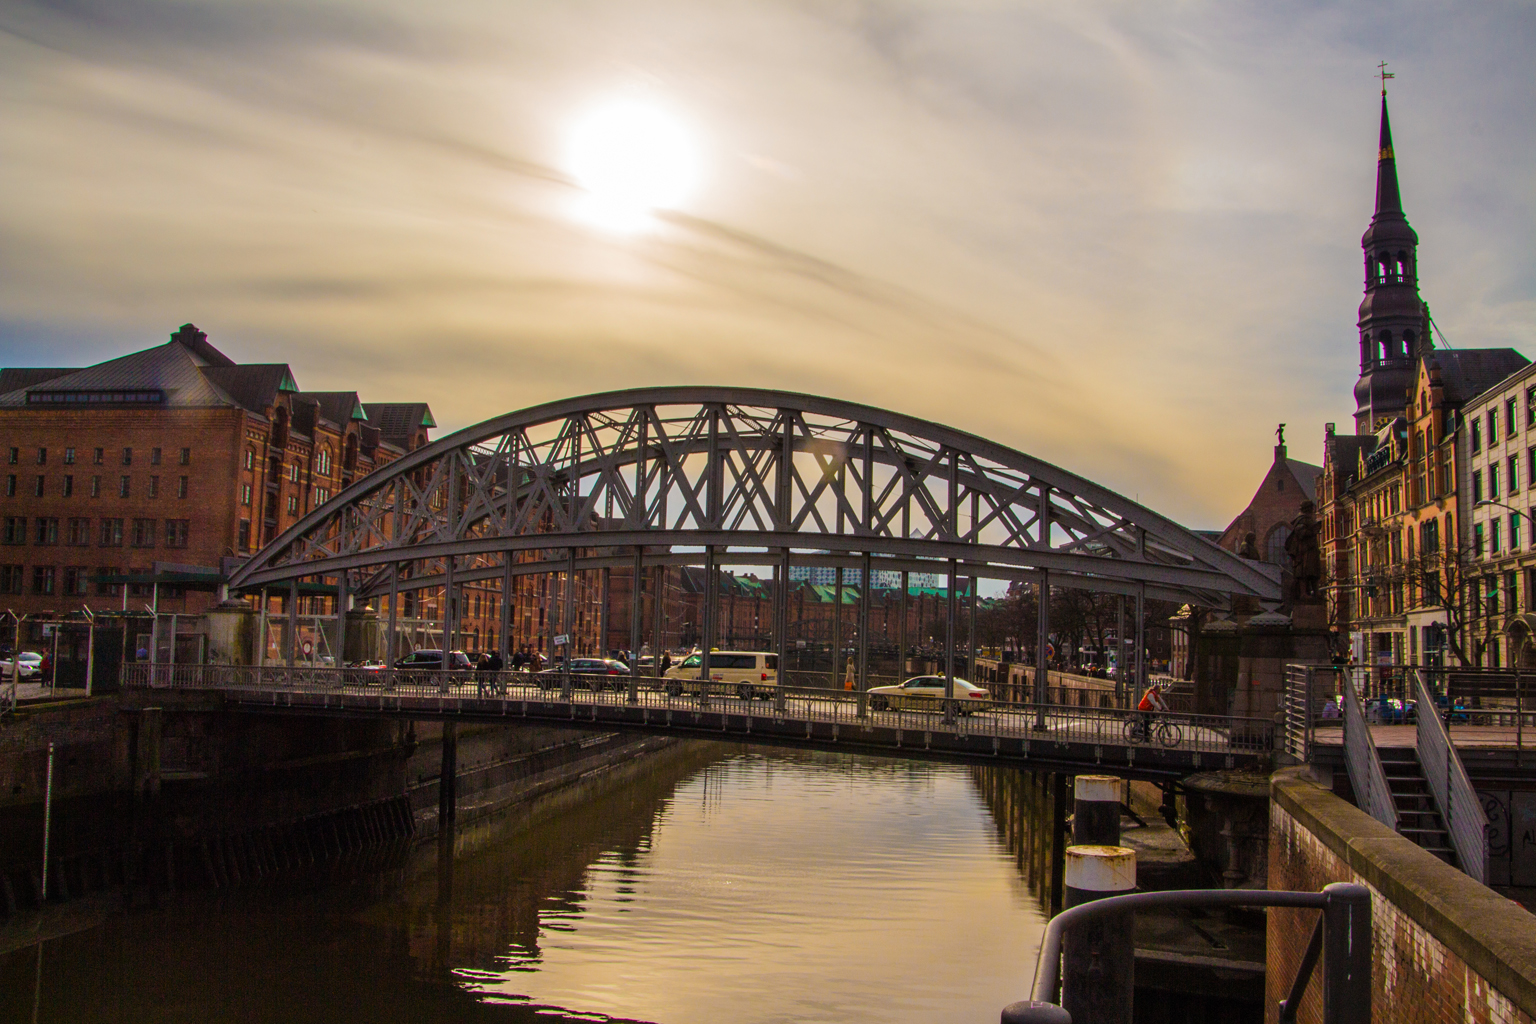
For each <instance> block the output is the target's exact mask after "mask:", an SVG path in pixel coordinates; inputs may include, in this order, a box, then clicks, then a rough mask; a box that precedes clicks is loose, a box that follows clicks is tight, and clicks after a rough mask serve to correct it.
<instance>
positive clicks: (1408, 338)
mask: <svg viewBox="0 0 1536 1024" xmlns="http://www.w3.org/2000/svg"><path fill="white" fill-rule="evenodd" d="M1403 351H1404V352H1405V353H1406V354H1408V355H1409V356H1412V355H1413V332H1412V331H1404V332H1403Z"/></svg>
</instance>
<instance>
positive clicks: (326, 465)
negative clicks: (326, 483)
mask: <svg viewBox="0 0 1536 1024" xmlns="http://www.w3.org/2000/svg"><path fill="white" fill-rule="evenodd" d="M317 461H318V463H319V469H320V475H321V476H330V475H331V449H330V446H329V445H327V446H326V447H324V448H321V449H320V458H319V459H318V460H317Z"/></svg>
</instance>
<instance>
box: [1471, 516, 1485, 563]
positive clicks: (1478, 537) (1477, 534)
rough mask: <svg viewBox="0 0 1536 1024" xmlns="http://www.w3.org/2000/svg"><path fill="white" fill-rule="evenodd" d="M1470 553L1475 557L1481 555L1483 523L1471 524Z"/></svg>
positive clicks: (1480, 556)
mask: <svg viewBox="0 0 1536 1024" xmlns="http://www.w3.org/2000/svg"><path fill="white" fill-rule="evenodd" d="M1472 554H1473V555H1474V556H1475V557H1477V558H1482V557H1483V524H1482V523H1473V524H1472Z"/></svg>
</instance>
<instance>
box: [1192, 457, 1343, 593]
mask: <svg viewBox="0 0 1536 1024" xmlns="http://www.w3.org/2000/svg"><path fill="white" fill-rule="evenodd" d="M1322 472H1323V468H1322V467H1321V466H1314V465H1312V464H1311V463H1308V462H1301V461H1299V460H1297V459H1293V458H1290V457H1289V455H1287V453H1286V446H1285V444H1284V443H1280V444H1277V445H1275V457H1274V461H1272V462H1271V463H1270V465H1269V469H1268V470H1267V471H1266V472H1265V474H1264V479H1263V480H1262V481H1260V483H1259V487H1258V490H1256V491H1254V492H1253V497H1252V498H1250V499H1248V506H1247V507H1246V508H1244V509H1243V510H1242V511H1241V512H1239V513H1238V514H1237V515H1236V516H1235V517H1234V518H1233V519H1232V522H1230V523H1228V524H1227V528H1226V529H1225V530H1223V531H1222V532H1221V536H1220V538H1219V539H1218V540H1217V541H1216V543H1217V544H1218V545H1219V546H1220V547H1223V548H1226V549H1227V550H1228V551H1232V552H1236V553H1241V552H1242V550H1243V544H1244V541H1245V540H1246V539H1247V538H1248V537H1249V536H1250V535H1251V536H1252V537H1253V541H1254V548H1255V550H1256V551H1257V553H1258V556H1259V559H1260V560H1261V561H1265V562H1269V563H1271V564H1273V565H1278V566H1281V567H1284V568H1287V569H1288V568H1289V564H1290V563H1289V562H1288V561H1287V559H1286V554H1285V542H1286V541H1287V540H1289V539H1290V536H1291V523H1292V522H1293V521H1294V520H1295V519H1296V517H1297V516H1298V515H1300V514H1301V503H1302V502H1304V501H1313V502H1315V501H1316V500H1317V478H1318V476H1319V475H1321V474H1322Z"/></svg>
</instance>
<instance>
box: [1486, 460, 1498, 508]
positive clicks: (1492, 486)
mask: <svg viewBox="0 0 1536 1024" xmlns="http://www.w3.org/2000/svg"><path fill="white" fill-rule="evenodd" d="M1498 496H1499V464H1498V463H1497V462H1495V463H1492V464H1491V465H1489V467H1488V498H1489V500H1497V498H1498Z"/></svg>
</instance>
